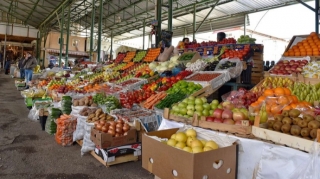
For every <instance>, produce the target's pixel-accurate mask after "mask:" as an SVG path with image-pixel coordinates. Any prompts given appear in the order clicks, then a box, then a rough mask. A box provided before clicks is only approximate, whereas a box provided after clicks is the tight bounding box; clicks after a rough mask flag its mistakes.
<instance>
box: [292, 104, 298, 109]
mask: <svg viewBox="0 0 320 179" xmlns="http://www.w3.org/2000/svg"><path fill="white" fill-rule="evenodd" d="M297 106H298V105H297V103H291V104H290V107H291V108H292V109H295V108H297Z"/></svg>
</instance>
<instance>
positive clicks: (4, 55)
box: [2, 24, 8, 69]
mask: <svg viewBox="0 0 320 179" xmlns="http://www.w3.org/2000/svg"><path fill="white" fill-rule="evenodd" d="M7 33H8V27H7V24H6V34H5V35H4V47H3V57H2V60H3V62H2V68H3V69H4V64H5V61H6V59H7V57H6V55H7Z"/></svg>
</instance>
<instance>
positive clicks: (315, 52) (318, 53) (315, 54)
mask: <svg viewBox="0 0 320 179" xmlns="http://www.w3.org/2000/svg"><path fill="white" fill-rule="evenodd" d="M312 54H313V56H319V55H320V52H319V51H313V53H312Z"/></svg>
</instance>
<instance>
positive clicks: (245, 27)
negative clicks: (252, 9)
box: [243, 14, 247, 35]
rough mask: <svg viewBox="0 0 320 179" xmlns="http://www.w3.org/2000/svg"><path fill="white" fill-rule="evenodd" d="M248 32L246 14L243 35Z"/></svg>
mask: <svg viewBox="0 0 320 179" xmlns="http://www.w3.org/2000/svg"><path fill="white" fill-rule="evenodd" d="M246 33H247V15H246V14H245V15H244V22H243V35H246Z"/></svg>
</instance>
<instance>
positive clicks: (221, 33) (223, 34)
mask: <svg viewBox="0 0 320 179" xmlns="http://www.w3.org/2000/svg"><path fill="white" fill-rule="evenodd" d="M225 38H226V33H224V32H219V33H218V34H217V41H218V42H221V41H222V40H223V39H225Z"/></svg>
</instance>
